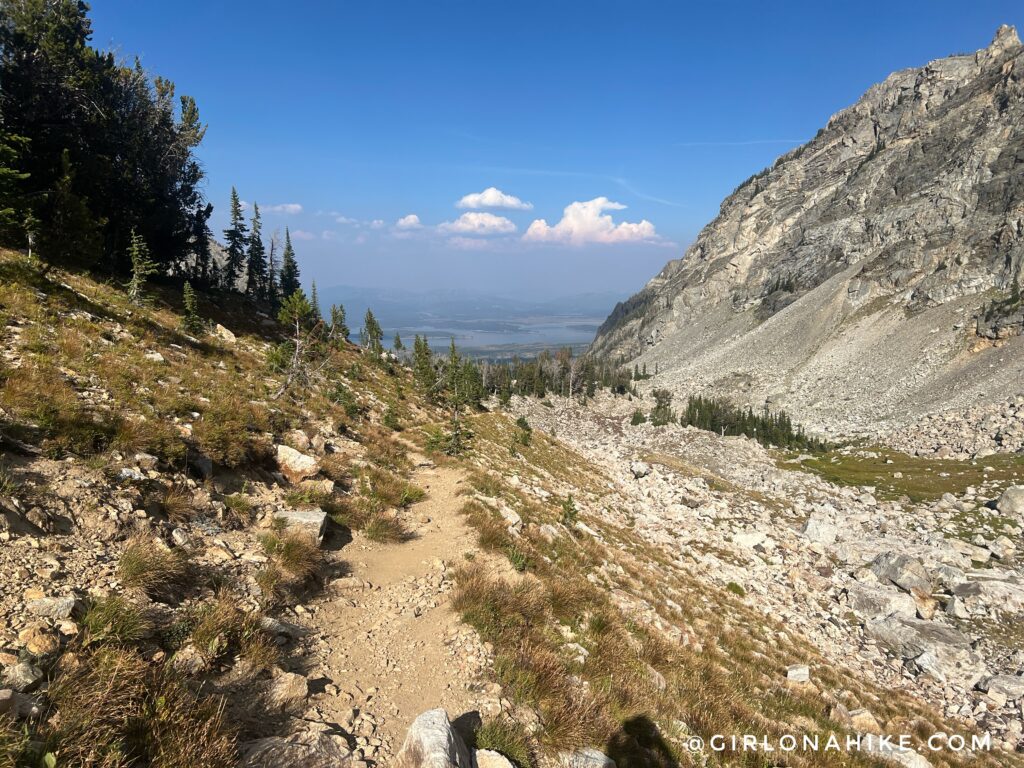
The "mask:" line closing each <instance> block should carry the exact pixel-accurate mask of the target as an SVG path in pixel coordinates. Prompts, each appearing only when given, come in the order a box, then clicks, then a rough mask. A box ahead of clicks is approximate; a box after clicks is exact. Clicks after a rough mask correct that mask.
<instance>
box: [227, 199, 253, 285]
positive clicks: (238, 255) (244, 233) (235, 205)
mask: <svg viewBox="0 0 1024 768" xmlns="http://www.w3.org/2000/svg"><path fill="white" fill-rule="evenodd" d="M247 240H248V230H247V228H246V226H245V220H244V219H243V218H242V201H241V200H239V198H238V192H237V191H236V190H235V188H234V187H232V188H231V226H230V227H228V228H227V229H225V230H224V242H225V243H227V259H226V260H225V262H224V268H223V270H222V271H221V280H222V285H223V287H224V288H226V289H228V290H229V291H231V290H234V288H235V282H236V281H237V280H238V278H239V276H240V275H241V273H242V265H243V264H245V250H246V244H247Z"/></svg>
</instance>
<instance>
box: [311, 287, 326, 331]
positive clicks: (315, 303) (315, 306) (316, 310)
mask: <svg viewBox="0 0 1024 768" xmlns="http://www.w3.org/2000/svg"><path fill="white" fill-rule="evenodd" d="M309 306H310V307H311V308H312V310H313V314H312V318H313V322H314V323H319V322H320V321H321V320H323V319H324V316H323V313H322V312H321V311H320V297H319V296H317V294H316V280H314V281H313V282H312V283H311V284H310V287H309Z"/></svg>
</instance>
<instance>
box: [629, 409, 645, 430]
mask: <svg viewBox="0 0 1024 768" xmlns="http://www.w3.org/2000/svg"><path fill="white" fill-rule="evenodd" d="M629 423H630V424H632V425H633V426H634V427H635V426H638V425H640V424H646V423H647V417H646V416H644V412H643V411H641V410H640V409H639V408H637V409H636V410H635V411H633V418H631V419H630V420H629Z"/></svg>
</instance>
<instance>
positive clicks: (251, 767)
mask: <svg viewBox="0 0 1024 768" xmlns="http://www.w3.org/2000/svg"><path fill="white" fill-rule="evenodd" d="M238 752H239V757H240V758H241V759H240V761H239V765H240V766H241V767H242V768H290V767H291V766H302V768H340V767H341V766H345V765H348V764H349V763H351V762H352V753H351V752H350V751H349V748H348V742H346V741H345V737H344V736H341V735H338V734H332V733H329V732H327V730H326V726H321V727H320V728H317V727H316V726H315V725H311V727H310V730H307V731H303V732H301V733H296V734H292V735H291V736H287V737H281V736H272V737H270V738H267V739H257V740H256V741H250V742H246V743H244V744H241V745H240V746H239V749H238Z"/></svg>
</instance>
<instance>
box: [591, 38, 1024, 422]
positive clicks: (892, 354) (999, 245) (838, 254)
mask: <svg viewBox="0 0 1024 768" xmlns="http://www.w3.org/2000/svg"><path fill="white" fill-rule="evenodd" d="M1022 52H1024V48H1022V46H1021V43H1020V40H1019V39H1018V37H1017V34H1016V31H1015V30H1014V29H1013V28H1012V27H1008V26H1003V27H1001V28H1000V29H999V30H998V32H997V33H996V36H995V38H994V39H993V41H992V43H991V44H990V45H989V46H988V47H987V48H984V49H982V50H979V51H977V52H976V53H973V54H967V55H957V56H951V57H949V58H945V59H941V60H938V61H933V62H931V63H929V64H927V65H925V66H923V67H921V68H917V69H907V70H903V71H900V72H896V73H894V74H892V75H890V76H889V77H888V78H887V79H886V80H884V81H883V82H882V83H879V84H878V85H875V86H873V87H872V88H871V89H869V90H868V91H867V93H865V94H864V96H863V97H861V99H860V100H859V101H857V103H855V104H854V105H853V106H851V107H849V108H847V109H845V110H843V111H841V112H839V113H838V114H836V115H834V116H833V117H832V118H831V119H830V120H829V122H828V124H827V125H826V126H825V127H824V128H823V129H821V130H820V131H819V132H818V135H817V136H816V137H815V138H814V139H813V140H811V141H810V142H808V143H807V144H805V145H803V146H801V147H798V148H797V149H795V150H793V151H792V152H789V153H788V154H786V155H783V156H782V157H780V158H779V159H778V160H777V161H776V162H775V164H774V165H773V166H772V167H771V168H768V169H766V170H764V171H762V172H761V173H759V174H757V175H755V176H753V177H751V178H750V179H748V180H747V181H745V182H744V183H743V184H742V185H740V187H739V188H738V189H737V190H736V191H735V192H734V193H733V194H732V195H730V196H729V197H728V198H727V199H726V200H725V201H724V202H723V203H722V206H721V212H720V213H719V215H718V217H717V218H716V219H715V220H714V221H712V222H711V223H710V224H709V225H708V226H707V227H705V229H704V230H703V231H702V232H701V233H700V235H699V236H698V238H697V240H696V242H695V243H694V244H693V245H692V246H691V247H690V248H689V250H688V251H687V252H686V254H685V255H684V256H683V258H681V259H677V260H674V261H672V262H670V263H669V264H667V265H666V266H665V268H664V269H663V270H662V271H661V272H660V273H659V274H658V275H657V276H656V277H655V278H653V279H652V280H651V281H650V282H649V283H648V284H647V286H646V287H645V288H644V289H643V290H642V291H641V292H640V293H638V294H636V295H635V296H633V297H632V298H630V299H629V300H627V301H625V302H623V303H620V304H619V305H618V306H616V308H615V310H614V311H613V312H612V314H611V315H610V316H609V317H608V319H607V320H606V321H605V323H604V324H603V325H602V327H601V328H600V330H599V332H598V335H597V337H596V339H595V341H594V343H593V345H592V347H591V349H592V352H593V353H595V354H599V355H608V356H612V357H615V356H622V357H624V358H626V359H630V360H632V359H637V360H638V361H640V362H646V363H647V364H648V367H649V368H650V369H653V368H654V366H655V365H657V367H658V370H659V371H660V372H661V374H662V375H661V378H660V381H659V382H658V384H659V386H667V387H668V388H670V389H673V390H675V391H676V392H677V393H683V392H686V391H707V390H715V391H717V392H718V393H720V394H721V393H725V394H728V395H730V396H732V397H734V398H736V399H739V400H742V401H745V402H748V403H750V404H751V405H755V406H759V405H762V404H764V403H765V402H766V401H768V402H771V403H773V404H776V405H781V406H784V407H787V408H789V409H792V410H793V411H796V412H799V414H800V418H802V419H804V420H805V421H807V422H809V423H811V424H812V425H814V426H816V427H818V428H820V429H823V430H825V431H833V432H836V431H837V432H844V433H847V434H849V433H858V432H866V431H873V430H877V429H878V427H879V426H880V425H884V426H887V427H890V428H891V427H893V426H896V425H900V424H905V423H907V422H908V421H910V420H912V419H914V418H916V417H917V416H918V415H921V414H924V413H930V412H934V411H937V410H943V409H945V408H947V407H950V406H953V405H957V406H959V405H965V404H968V403H970V402H973V401H975V400H977V399H993V398H997V397H998V398H1004V397H1005V396H1009V395H1011V394H1014V393H1015V392H1016V391H1017V389H1018V382H1019V378H1020V375H1021V372H1022V362H1024V354H1022V350H1024V340H1022V339H1021V338H1019V336H1018V335H1017V334H1018V332H1019V325H1020V324H1019V317H1018V316H1019V314H1020V308H1021V307H1020V303H1021V302H1020V295H1019V289H1018V288H1016V287H1015V286H1016V284H1017V281H1018V280H1019V279H1020V272H1021V263H1022V257H1024V175H1022V171H1024V56H1022ZM838 404H841V405H838Z"/></svg>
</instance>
